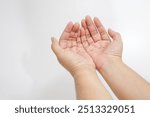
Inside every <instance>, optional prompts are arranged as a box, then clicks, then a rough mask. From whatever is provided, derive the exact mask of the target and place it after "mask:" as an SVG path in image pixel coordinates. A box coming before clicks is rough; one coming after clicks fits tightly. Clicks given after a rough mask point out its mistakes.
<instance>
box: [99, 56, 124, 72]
mask: <svg viewBox="0 0 150 117" xmlns="http://www.w3.org/2000/svg"><path fill="white" fill-rule="evenodd" d="M122 63H123V61H122V59H121V57H118V56H111V57H107V58H105V60H104V62H103V64H102V65H101V66H100V67H98V68H97V70H98V71H103V70H106V69H109V68H110V66H112V67H115V65H116V64H122Z"/></svg>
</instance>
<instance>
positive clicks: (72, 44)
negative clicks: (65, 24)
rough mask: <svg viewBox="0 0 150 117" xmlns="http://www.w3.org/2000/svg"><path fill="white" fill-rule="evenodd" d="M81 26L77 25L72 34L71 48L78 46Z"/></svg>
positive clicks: (74, 26)
mask: <svg viewBox="0 0 150 117" xmlns="http://www.w3.org/2000/svg"><path fill="white" fill-rule="evenodd" d="M79 28H80V24H79V23H75V24H74V25H73V28H72V31H71V33H70V40H71V47H75V46H77V37H78V32H79Z"/></svg>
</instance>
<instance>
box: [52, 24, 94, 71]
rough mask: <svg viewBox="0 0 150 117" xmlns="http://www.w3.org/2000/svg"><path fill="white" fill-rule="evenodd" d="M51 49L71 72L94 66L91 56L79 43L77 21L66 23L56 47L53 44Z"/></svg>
mask: <svg viewBox="0 0 150 117" xmlns="http://www.w3.org/2000/svg"><path fill="white" fill-rule="evenodd" d="M59 46H60V47H59ZM58 48H59V49H58ZM52 49H53V51H54V52H55V54H56V56H57V58H58V60H59V62H60V63H61V64H62V65H63V66H64V67H65V68H66V69H67V70H69V71H70V72H71V73H74V72H75V71H76V70H78V69H84V68H85V67H86V68H87V67H91V68H95V64H94V62H93V60H92V58H91V57H90V56H89V55H88V53H87V52H86V51H85V49H84V48H83V45H82V43H81V38H80V25H79V24H78V23H75V24H73V23H72V22H70V23H68V24H67V26H66V28H65V30H64V31H63V33H62V35H61V37H60V40H59V44H57V48H56V46H55V45H54V46H53V45H52Z"/></svg>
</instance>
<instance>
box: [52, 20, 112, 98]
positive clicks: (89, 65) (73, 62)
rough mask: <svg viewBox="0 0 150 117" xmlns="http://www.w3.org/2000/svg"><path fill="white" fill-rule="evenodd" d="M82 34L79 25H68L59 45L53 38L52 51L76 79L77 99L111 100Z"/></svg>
mask: <svg viewBox="0 0 150 117" xmlns="http://www.w3.org/2000/svg"><path fill="white" fill-rule="evenodd" d="M80 32H82V31H81V30H80V26H79V24H78V23H75V24H73V23H72V22H70V23H68V25H67V26H66V28H65V30H64V32H63V33H62V35H61V37H60V40H59V43H58V41H57V40H56V39H55V38H52V46H51V47H52V50H53V51H54V53H55V54H56V56H57V59H58V61H59V62H60V64H62V65H63V66H64V67H65V68H66V69H67V70H68V71H69V72H70V73H71V74H72V76H73V77H74V80H75V86H76V95H77V99H111V96H110V95H109V93H108V92H107V90H106V89H105V88H104V86H103V85H102V84H101V83H100V81H99V79H98V76H97V74H96V70H95V64H94V62H93V60H92V58H91V57H90V55H88V53H87V52H86V50H85V49H84V47H83V46H82V43H81V40H82V39H83V38H84V37H83V36H82V35H80V34H81V33H80Z"/></svg>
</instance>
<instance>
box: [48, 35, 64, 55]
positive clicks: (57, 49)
mask: <svg viewBox="0 0 150 117" xmlns="http://www.w3.org/2000/svg"><path fill="white" fill-rule="evenodd" d="M51 40H52V44H51V48H52V50H53V52H54V53H55V55H56V56H57V57H59V56H60V55H61V54H62V53H63V50H62V48H61V47H60V45H59V43H58V41H57V39H55V38H54V37H52V38H51Z"/></svg>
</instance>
